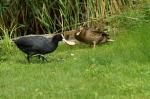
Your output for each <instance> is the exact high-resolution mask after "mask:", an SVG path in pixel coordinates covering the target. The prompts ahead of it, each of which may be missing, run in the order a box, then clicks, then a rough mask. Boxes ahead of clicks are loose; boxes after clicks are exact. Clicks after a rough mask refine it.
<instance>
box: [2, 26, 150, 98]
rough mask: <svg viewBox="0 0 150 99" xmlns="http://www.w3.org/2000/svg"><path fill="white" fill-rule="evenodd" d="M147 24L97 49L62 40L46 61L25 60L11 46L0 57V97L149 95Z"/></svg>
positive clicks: (20, 53)
mask: <svg viewBox="0 0 150 99" xmlns="http://www.w3.org/2000/svg"><path fill="white" fill-rule="evenodd" d="M149 25H150V24H143V25H141V26H138V27H134V28H129V29H126V30H121V32H120V33H119V34H115V36H113V35H112V37H114V39H115V42H113V43H107V44H104V45H100V46H97V47H96V48H95V49H91V48H90V47H89V46H88V45H84V44H81V45H77V46H73V47H72V46H67V45H63V44H61V45H60V46H59V47H58V49H57V50H56V51H55V52H54V53H52V54H49V55H47V56H48V60H49V62H48V63H44V62H42V61H39V60H36V59H33V62H32V63H30V64H29V63H28V62H27V61H26V59H25V57H24V54H23V53H22V52H20V51H19V50H18V49H14V53H13V55H8V56H9V57H8V56H5V57H4V58H1V62H0V99H149V98H150V85H149V83H150V79H149V76H150V67H149V66H150V53H149V52H150V44H149V43H150V39H149V37H150V33H149V31H150V27H149ZM1 53H2V52H1ZM1 57H2V56H1Z"/></svg>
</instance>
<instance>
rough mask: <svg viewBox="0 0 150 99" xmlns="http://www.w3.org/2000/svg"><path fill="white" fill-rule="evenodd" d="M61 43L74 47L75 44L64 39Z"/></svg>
mask: <svg viewBox="0 0 150 99" xmlns="http://www.w3.org/2000/svg"><path fill="white" fill-rule="evenodd" d="M63 42H65V43H66V44H68V45H75V42H72V41H67V40H66V39H63Z"/></svg>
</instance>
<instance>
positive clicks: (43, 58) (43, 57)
mask: <svg viewBox="0 0 150 99" xmlns="http://www.w3.org/2000/svg"><path fill="white" fill-rule="evenodd" d="M40 56H41V57H42V60H43V61H44V60H45V61H46V62H48V60H47V58H46V57H45V56H44V55H40Z"/></svg>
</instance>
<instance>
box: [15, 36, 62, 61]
mask: <svg viewBox="0 0 150 99" xmlns="http://www.w3.org/2000/svg"><path fill="white" fill-rule="evenodd" d="M62 40H63V37H62V34H56V35H54V36H53V37H52V38H46V37H44V36H40V35H32V36H23V37H20V38H18V39H13V41H14V43H15V44H16V45H17V47H18V48H19V49H20V50H21V51H23V52H24V53H26V54H27V60H28V61H30V57H32V56H38V57H39V58H42V60H45V61H47V59H46V58H45V57H44V54H47V53H51V52H53V51H55V50H56V48H57V46H58V43H59V41H62Z"/></svg>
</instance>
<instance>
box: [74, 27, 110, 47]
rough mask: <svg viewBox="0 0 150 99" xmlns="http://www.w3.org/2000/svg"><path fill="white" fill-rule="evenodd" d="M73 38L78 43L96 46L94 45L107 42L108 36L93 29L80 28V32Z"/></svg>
mask: <svg viewBox="0 0 150 99" xmlns="http://www.w3.org/2000/svg"><path fill="white" fill-rule="evenodd" d="M75 38H76V39H77V40H79V41H80V42H83V43H86V44H90V45H93V47H95V46H96V44H100V43H104V42H107V40H108V39H109V35H108V34H107V33H105V32H102V31H98V30H96V29H94V28H81V29H80V32H77V33H76V34H75Z"/></svg>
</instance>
